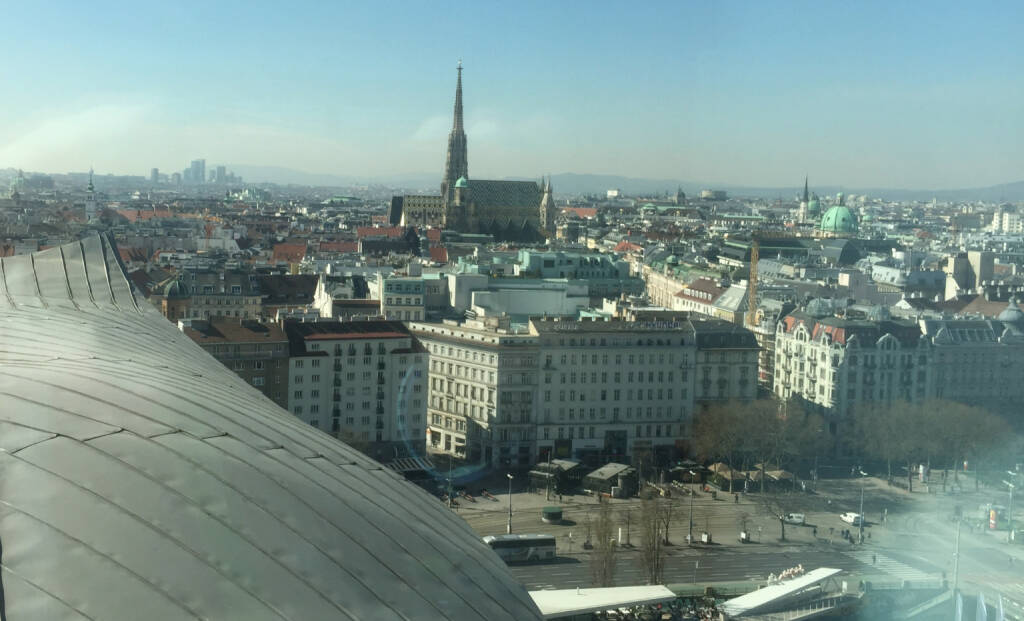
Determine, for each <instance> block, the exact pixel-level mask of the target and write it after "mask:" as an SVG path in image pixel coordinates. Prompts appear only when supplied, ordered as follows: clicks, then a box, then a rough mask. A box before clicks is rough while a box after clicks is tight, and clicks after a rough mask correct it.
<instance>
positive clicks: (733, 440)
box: [694, 401, 748, 493]
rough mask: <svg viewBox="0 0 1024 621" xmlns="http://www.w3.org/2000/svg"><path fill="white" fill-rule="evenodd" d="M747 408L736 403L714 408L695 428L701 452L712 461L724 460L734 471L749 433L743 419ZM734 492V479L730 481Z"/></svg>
mask: <svg viewBox="0 0 1024 621" xmlns="http://www.w3.org/2000/svg"><path fill="white" fill-rule="evenodd" d="M743 409H744V404H743V403H740V402H736V401H728V402H726V403H721V404H714V405H712V406H711V407H709V408H708V409H707V410H706V411H705V412H703V413H702V414H700V415H699V416H698V417H697V423H696V425H695V428H694V435H695V436H696V437H695V440H696V446H697V452H698V453H700V454H701V455H703V456H704V457H708V458H715V457H720V458H722V459H724V460H725V463H726V464H727V465H728V466H729V468H733V464H734V463H736V457H737V454H738V453H739V451H740V449H741V447H742V446H743V442H744V438H743V436H744V433H746V432H747V431H748V429H747V427H746V424H745V421H744V418H743ZM729 492H730V493H731V492H732V477H729Z"/></svg>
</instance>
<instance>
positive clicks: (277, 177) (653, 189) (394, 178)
mask: <svg viewBox="0 0 1024 621" xmlns="http://www.w3.org/2000/svg"><path fill="white" fill-rule="evenodd" d="M227 168H228V170H231V171H233V172H235V173H236V174H239V175H241V176H242V177H243V178H244V179H245V181H246V182H248V183H276V184H279V185H303V186H323V187H338V188H344V187H351V186H365V185H377V186H384V187H388V188H394V189H395V190H396V191H407V192H436V191H437V190H438V186H439V185H440V182H441V175H440V173H419V174H404V175H380V176H360V175H345V174H327V173H310V172H305V171H301V170H295V169H292V168H286V167H283V166H250V165H229V166H228V167H227ZM11 170H12V172H13V169H11ZM506 179H512V180H525V181H535V180H538V178H535V177H506ZM552 185H553V186H554V189H555V193H556V194H559V195H566V194H569V195H587V194H601V195H603V194H604V193H605V192H606V191H607V190H610V189H619V190H621V191H622V192H623V193H624V194H626V195H630V196H659V195H665V194H673V193H675V191H676V188H678V187H682V189H683V191H684V192H685V193H686V195H687V196H691V197H692V196H696V195H697V194H699V193H700V190H702V189H714V190H725V191H726V192H728V193H729V195H730V196H736V197H746V198H764V199H774V198H782V199H784V200H790V199H792V198H794V197H795V196H797V195H798V194H799V193H800V192H801V191H802V190H803V186H790V187H776V188H765V187H752V186H734V185H721V184H713V183H701V182H696V181H685V180H678V179H644V178H638V177H624V176H621V175H591V174H579V173H562V174H558V175H552ZM811 189H812V190H813V191H814V192H816V193H817V194H818V195H820V196H826V195H830V194H835V193H836V192H845V193H846V194H858V195H859V194H866V195H868V196H870V197H878V198H884V199H889V200H904V201H908V200H919V201H929V200H931V199H933V198H934V199H937V200H939V201H959V200H983V201H989V202H997V201H1007V202H1018V201H1024V181H1017V182H1014V183H1003V184H999V185H993V186H989V187H984V188H964V189H950V190H906V189H893V188H856V187H838V186H825V187H822V186H814V187H812V188H811Z"/></svg>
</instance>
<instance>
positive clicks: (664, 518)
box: [655, 496, 676, 545]
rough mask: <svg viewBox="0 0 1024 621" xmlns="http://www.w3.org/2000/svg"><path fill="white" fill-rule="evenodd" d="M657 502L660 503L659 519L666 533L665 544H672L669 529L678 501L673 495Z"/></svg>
mask: <svg viewBox="0 0 1024 621" xmlns="http://www.w3.org/2000/svg"><path fill="white" fill-rule="evenodd" d="M655 502H657V503H658V521H659V522H660V523H661V529H662V531H663V533H664V535H665V545H672V542H670V541H669V540H668V529H669V527H670V526H671V525H672V516H673V514H674V513H675V509H676V502H675V500H674V499H673V498H672V497H671V496H670V497H668V498H665V499H663V500H660V501H655Z"/></svg>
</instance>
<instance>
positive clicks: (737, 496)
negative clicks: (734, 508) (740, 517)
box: [732, 494, 740, 504]
mask: <svg viewBox="0 0 1024 621" xmlns="http://www.w3.org/2000/svg"><path fill="white" fill-rule="evenodd" d="M732 497H733V498H734V499H735V500H736V504H740V495H739V494H733V495H732Z"/></svg>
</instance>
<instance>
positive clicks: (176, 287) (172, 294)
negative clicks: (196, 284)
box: [164, 280, 192, 299]
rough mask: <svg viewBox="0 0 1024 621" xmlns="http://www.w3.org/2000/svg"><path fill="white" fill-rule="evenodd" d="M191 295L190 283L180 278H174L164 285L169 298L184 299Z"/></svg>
mask: <svg viewBox="0 0 1024 621" xmlns="http://www.w3.org/2000/svg"><path fill="white" fill-rule="evenodd" d="M191 295H192V294H191V293H190V292H189V290H188V285H186V284H185V283H184V282H182V281H180V280H172V281H171V282H169V283H168V284H167V286H166V287H164V297H165V298H167V299H182V298H187V297H191Z"/></svg>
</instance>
